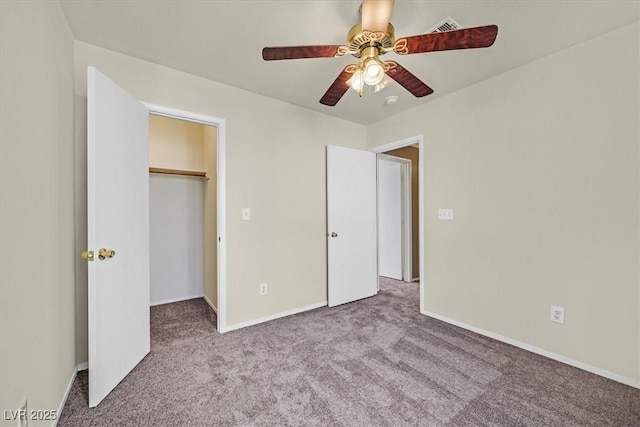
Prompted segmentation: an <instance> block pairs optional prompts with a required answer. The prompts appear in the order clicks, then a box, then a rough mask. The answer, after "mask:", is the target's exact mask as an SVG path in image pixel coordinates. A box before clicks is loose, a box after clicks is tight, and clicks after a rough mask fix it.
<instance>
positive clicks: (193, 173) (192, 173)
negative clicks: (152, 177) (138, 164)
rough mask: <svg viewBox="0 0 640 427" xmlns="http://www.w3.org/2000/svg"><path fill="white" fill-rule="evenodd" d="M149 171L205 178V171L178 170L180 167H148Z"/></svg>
mask: <svg viewBox="0 0 640 427" xmlns="http://www.w3.org/2000/svg"><path fill="white" fill-rule="evenodd" d="M149 173H163V174H165V175H182V176H193V177H196V178H202V179H207V173H206V172H199V171H186V170H180V169H163V168H149Z"/></svg>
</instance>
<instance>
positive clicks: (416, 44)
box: [393, 25, 498, 55]
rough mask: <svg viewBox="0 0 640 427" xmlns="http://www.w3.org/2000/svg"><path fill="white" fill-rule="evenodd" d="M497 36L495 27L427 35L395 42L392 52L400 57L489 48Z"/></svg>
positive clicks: (488, 26)
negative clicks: (441, 51)
mask: <svg viewBox="0 0 640 427" xmlns="http://www.w3.org/2000/svg"><path fill="white" fill-rule="evenodd" d="M497 36H498V27H497V26H496V25H487V26H484V27H475V28H465V29H462V30H453V31H445V32H443V33H429V34H422V35H419V36H410V37H403V38H401V39H398V40H396V42H395V44H394V45H393V50H394V51H395V52H396V53H397V54H400V55H407V54H411V53H423V52H435V51H439V50H456V49H475V48H480V47H489V46H491V45H492V44H493V42H494V41H495V40H496V37H497Z"/></svg>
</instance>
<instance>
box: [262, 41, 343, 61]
mask: <svg viewBox="0 0 640 427" xmlns="http://www.w3.org/2000/svg"><path fill="white" fill-rule="evenodd" d="M341 47H344V46H341V45H324V46H322V45H320V46H284V47H265V48H264V49H262V59H264V60H265V61H275V60H279V59H301V58H333V57H334V56H343V55H344V54H345V53H346V52H345V53H342V54H341V55H339V54H338V51H339V50H341V49H340V48H341ZM344 49H346V48H344ZM344 49H342V50H344ZM342 50H341V51H342Z"/></svg>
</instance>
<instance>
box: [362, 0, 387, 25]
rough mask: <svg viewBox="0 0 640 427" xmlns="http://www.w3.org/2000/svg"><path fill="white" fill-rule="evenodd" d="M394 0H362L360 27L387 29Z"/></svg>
mask: <svg viewBox="0 0 640 427" xmlns="http://www.w3.org/2000/svg"><path fill="white" fill-rule="evenodd" d="M393 1H394V0H362V9H361V13H362V29H363V30H369V31H374V32H382V33H384V32H385V31H387V27H388V26H389V20H390V19H391V11H392V9H393Z"/></svg>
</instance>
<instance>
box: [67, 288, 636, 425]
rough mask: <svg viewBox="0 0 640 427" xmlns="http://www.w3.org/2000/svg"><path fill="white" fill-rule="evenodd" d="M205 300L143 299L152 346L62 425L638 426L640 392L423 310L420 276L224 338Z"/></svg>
mask: <svg viewBox="0 0 640 427" xmlns="http://www.w3.org/2000/svg"><path fill="white" fill-rule="evenodd" d="M214 326H215V325H214V324H213V323H212V322H211V320H210V317H209V315H208V313H207V306H206V303H205V302H204V301H203V300H201V299H196V300H190V301H185V302H180V303H174V304H167V305H164V306H157V307H152V309H151V342H152V344H151V353H150V354H149V355H148V356H147V357H146V358H145V359H144V360H143V361H142V362H141V363H140V364H139V365H138V366H137V367H136V368H135V369H134V370H133V372H132V373H131V374H130V375H129V376H128V377H127V378H125V380H124V381H123V382H122V383H121V384H120V385H118V387H116V389H115V390H114V391H113V392H112V393H111V394H110V395H109V396H107V397H106V398H105V400H104V401H103V402H102V403H101V404H100V405H99V406H98V407H97V408H94V409H89V408H88V404H87V396H88V392H87V372H86V371H84V372H81V373H79V374H78V377H77V379H76V381H75V384H74V385H73V388H72V390H71V393H70V396H69V399H68V400H67V403H66V405H65V408H64V410H63V412H62V417H61V419H60V421H59V423H58V426H60V427H66V426H83V427H84V426H172V427H174V426H235V425H240V426H287V425H289V426H422V425H424V426H570V425H593V426H639V425H640V390H637V389H634V388H631V387H628V386H625V385H622V384H619V383H616V382H614V381H611V380H607V379H605V378H601V377H598V376H596V375H593V374H590V373H587V372H584V371H581V370H579V369H576V368H572V367H569V366H566V365H563V364H561V363H558V362H555V361H552V360H549V359H547V358H544V357H542V356H537V355H534V354H532V353H529V352H526V351H524V350H520V349H518V348H515V347H512V346H509V345H507V344H503V343H500V342H498V341H495V340H492V339H489V338H485V337H482V336H480V335H477V334H474V333H472V332H469V331H466V330H463V329H460V328H457V327H454V326H451V325H448V324H446V323H443V322H440V321H437V320H434V319H431V318H429V317H426V316H424V315H421V314H419V307H418V285H417V284H406V283H402V282H397V281H393V280H388V279H383V281H382V283H381V290H380V293H379V294H378V295H377V296H375V297H372V298H368V299H366V300H362V301H357V302H354V303H351V304H346V305H343V306H339V307H335V308H328V307H324V308H320V309H317V310H313V311H310V312H306V313H302V314H299V315H295V316H290V317H286V318H283V319H278V320H274V321H271V322H268V323H264V324H261V325H257V326H252V327H249V328H245V329H241V330H238V331H233V332H229V333H226V334H224V335H220V334H218V333H217V332H216V330H215V329H214Z"/></svg>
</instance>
